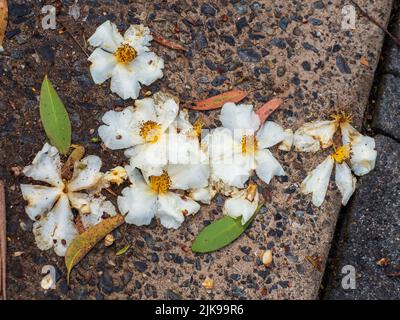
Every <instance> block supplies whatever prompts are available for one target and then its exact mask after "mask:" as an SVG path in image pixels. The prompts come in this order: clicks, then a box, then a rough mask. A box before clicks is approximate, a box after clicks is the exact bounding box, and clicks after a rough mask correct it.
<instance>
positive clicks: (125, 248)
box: [115, 244, 131, 257]
mask: <svg viewBox="0 0 400 320" xmlns="http://www.w3.org/2000/svg"><path fill="white" fill-rule="evenodd" d="M130 247H131V245H130V244H127V245H126V246H125V247H123V248H121V249H119V250H118V251H117V253H116V254H115V255H116V256H117V257H118V256H122V255H123V254H124V253H126V252H127V251H128V250H129V248H130Z"/></svg>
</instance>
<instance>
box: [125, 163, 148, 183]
mask: <svg viewBox="0 0 400 320" xmlns="http://www.w3.org/2000/svg"><path fill="white" fill-rule="evenodd" d="M125 170H126V173H127V174H128V177H129V181H130V182H131V183H132V184H133V185H135V186H137V187H141V188H144V187H146V186H147V183H146V181H145V180H144V178H143V175H142V174H141V173H140V171H139V170H138V169H136V168H135V167H133V166H129V165H127V166H125Z"/></svg>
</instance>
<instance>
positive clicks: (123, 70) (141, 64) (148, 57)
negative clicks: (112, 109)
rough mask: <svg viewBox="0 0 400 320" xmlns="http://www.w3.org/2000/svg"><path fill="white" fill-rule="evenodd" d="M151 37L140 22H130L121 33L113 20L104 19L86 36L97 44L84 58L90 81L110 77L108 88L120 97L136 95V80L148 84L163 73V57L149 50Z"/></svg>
mask: <svg viewBox="0 0 400 320" xmlns="http://www.w3.org/2000/svg"><path fill="white" fill-rule="evenodd" d="M152 39H153V37H152V36H151V34H150V30H149V28H147V27H144V26H143V25H131V26H130V27H129V29H128V30H127V31H126V32H125V34H124V36H123V37H122V35H121V34H120V33H119V32H118V30H117V26H116V25H115V24H113V23H111V22H110V21H106V22H104V23H103V24H102V25H101V26H99V27H98V28H97V29H96V32H95V33H94V34H93V35H92V36H91V37H90V38H89V43H90V45H92V46H94V47H97V48H96V49H95V50H94V51H93V53H92V54H91V55H90V57H89V59H88V60H89V61H90V62H91V63H92V64H91V66H90V73H91V74H92V77H93V81H94V82H95V83H97V84H101V83H103V82H104V81H106V80H107V79H109V78H111V91H112V92H115V93H116V94H118V95H119V96H120V97H121V98H122V99H128V98H132V99H136V98H137V97H138V95H139V91H140V83H142V84H144V85H150V84H151V83H153V82H154V81H156V80H157V79H160V78H162V76H163V73H162V69H163V68H164V61H163V59H161V58H160V57H158V56H157V55H156V54H155V53H153V52H150V51H149V45H150V41H151V40H152Z"/></svg>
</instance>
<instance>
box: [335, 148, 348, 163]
mask: <svg viewBox="0 0 400 320" xmlns="http://www.w3.org/2000/svg"><path fill="white" fill-rule="evenodd" d="M332 158H333V160H335V162H336V163H342V162H343V161H345V160H347V159H349V158H350V145H349V144H345V145H344V146H341V147H339V148H337V149H336V151H335V153H333V154H332Z"/></svg>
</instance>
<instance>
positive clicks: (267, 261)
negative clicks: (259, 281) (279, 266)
mask: <svg viewBox="0 0 400 320" xmlns="http://www.w3.org/2000/svg"><path fill="white" fill-rule="evenodd" d="M261 260H262V263H263V264H264V266H266V267H267V268H268V267H269V266H270V265H271V264H272V250H265V252H264V253H263V255H262V258H261Z"/></svg>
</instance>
